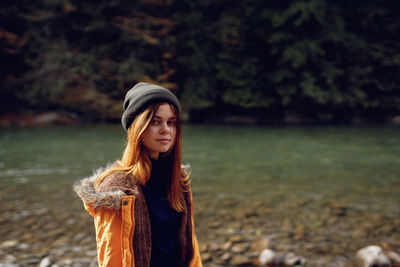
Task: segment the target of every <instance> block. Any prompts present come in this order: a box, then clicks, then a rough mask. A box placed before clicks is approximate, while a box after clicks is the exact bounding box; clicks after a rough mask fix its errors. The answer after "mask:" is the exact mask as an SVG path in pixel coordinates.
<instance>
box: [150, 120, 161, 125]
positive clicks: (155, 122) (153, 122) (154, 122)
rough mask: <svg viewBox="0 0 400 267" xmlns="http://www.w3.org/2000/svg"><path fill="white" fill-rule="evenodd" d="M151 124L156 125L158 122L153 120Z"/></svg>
mask: <svg viewBox="0 0 400 267" xmlns="http://www.w3.org/2000/svg"><path fill="white" fill-rule="evenodd" d="M151 123H152V124H158V123H159V121H158V120H153V121H152V122H151Z"/></svg>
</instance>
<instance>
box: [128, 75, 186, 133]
mask: <svg viewBox="0 0 400 267" xmlns="http://www.w3.org/2000/svg"><path fill="white" fill-rule="evenodd" d="M159 102H167V103H169V104H172V105H174V106H175V108H176V110H177V111H178V113H179V115H180V113H181V110H180V106H179V102H178V99H177V98H176V96H175V95H174V94H173V93H172V92H171V91H169V90H167V89H165V88H163V87H161V86H158V85H154V84H150V83H143V82H142V83H138V84H136V85H135V86H134V87H133V88H132V89H131V90H129V91H128V92H127V93H126V96H125V101H124V114H122V118H121V121H122V126H123V127H124V129H125V130H126V131H127V130H128V128H129V126H131V124H132V122H133V120H134V119H135V117H136V116H137V115H139V114H140V112H142V111H143V110H144V109H145V108H146V107H147V106H149V105H151V104H154V103H159Z"/></svg>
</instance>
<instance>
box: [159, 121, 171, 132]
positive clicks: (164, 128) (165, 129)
mask: <svg viewBox="0 0 400 267" xmlns="http://www.w3.org/2000/svg"><path fill="white" fill-rule="evenodd" d="M169 131H170V129H169V125H168V123H166V122H165V123H162V125H161V130H160V132H161V133H168V132H169Z"/></svg>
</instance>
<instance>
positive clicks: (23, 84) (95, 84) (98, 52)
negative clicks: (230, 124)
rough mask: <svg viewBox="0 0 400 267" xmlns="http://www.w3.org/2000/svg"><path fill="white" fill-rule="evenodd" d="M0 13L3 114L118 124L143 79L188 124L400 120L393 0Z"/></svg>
mask: <svg viewBox="0 0 400 267" xmlns="http://www.w3.org/2000/svg"><path fill="white" fill-rule="evenodd" d="M0 5H1V7H0V61H1V65H0V99H1V102H0V104H1V105H0V116H1V115H3V116H4V115H6V114H12V113H14V114H25V113H40V112H49V111H55V112H65V113H67V114H76V115H77V116H78V117H79V118H81V119H83V120H84V121H119V119H120V115H121V112H122V100H123V97H124V95H125V93H126V91H127V90H129V89H130V88H131V87H132V86H133V85H134V84H135V83H136V82H139V81H145V82H152V83H156V84H159V85H161V86H164V87H166V88H168V89H170V90H172V91H173V92H174V93H176V94H177V95H178V97H179V98H180V99H181V100H182V105H183V109H184V111H185V114H187V115H189V116H188V117H189V119H190V120H191V121H192V122H202V121H224V120H225V121H227V120H234V119H233V117H235V116H237V117H245V118H253V119H254V121H255V122H257V123H279V122H295V121H300V122H332V123H351V122H355V121H368V122H389V121H392V120H393V119H396V118H397V119H398V118H399V117H398V116H399V115H400V89H399V84H400V75H399V74H400V68H399V67H400V38H399V37H400V36H399V33H400V15H399V14H400V12H399V11H400V1H395V0H393V1H389V0H376V1H372V0H346V1H343V0H336V1H328V0H325V1H323V0H297V1H296V0H295V1H289V0H280V1H261V0H238V1H227V0H215V1H211V0H202V1H194V0H166V1H157V0H143V1H129V0H96V1H93V0H86V1H78V0H35V1H29V0H2V1H1V4H0ZM239 121H240V119H239Z"/></svg>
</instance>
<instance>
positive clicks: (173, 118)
mask: <svg viewBox="0 0 400 267" xmlns="http://www.w3.org/2000/svg"><path fill="white" fill-rule="evenodd" d="M153 119H160V120H162V117H160V116H157V115H154V117H153ZM168 120H176V117H175V116H174V117H170V118H168Z"/></svg>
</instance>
